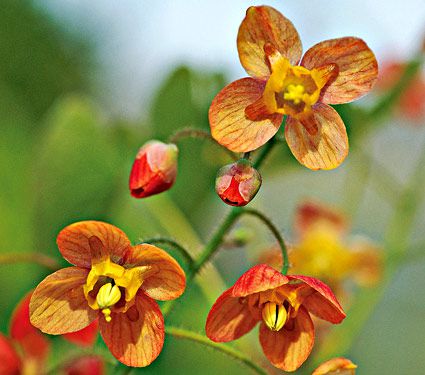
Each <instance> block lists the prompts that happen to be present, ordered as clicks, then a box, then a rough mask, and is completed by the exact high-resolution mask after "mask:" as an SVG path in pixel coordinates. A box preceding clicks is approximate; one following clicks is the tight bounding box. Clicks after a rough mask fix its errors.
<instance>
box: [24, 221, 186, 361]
mask: <svg viewBox="0 0 425 375" xmlns="http://www.w3.org/2000/svg"><path fill="white" fill-rule="evenodd" d="M57 244H58V247H59V251H60V252H61V254H62V256H63V257H64V258H65V259H66V260H67V261H69V262H70V263H72V264H74V265H75V266H74V267H68V268H63V269H61V270H59V271H57V272H55V273H53V274H51V275H50V276H47V277H46V278H45V279H44V280H43V281H42V282H41V283H40V284H39V285H38V287H37V288H36V290H35V291H34V294H33V296H32V298H31V303H30V316H31V323H32V324H33V325H34V326H35V327H37V328H39V329H40V330H42V331H43V332H45V333H49V334H53V335H58V334H64V333H67V332H74V331H77V330H80V329H82V328H84V327H86V326H88V325H89V324H90V323H91V322H93V321H94V320H96V319H99V329H100V333H101V335H102V337H103V339H104V341H105V343H106V345H107V346H108V348H109V350H110V351H111V353H112V354H113V355H114V356H115V357H116V358H117V359H118V360H119V361H121V362H122V363H124V364H126V365H128V366H135V367H143V366H147V365H149V364H150V363H151V362H152V361H153V360H154V359H155V358H156V357H157V356H158V355H159V353H160V352H161V350H162V346H163V344H164V319H163V316H162V314H161V310H160V309H159V306H158V304H157V303H156V302H155V299H157V300H162V301H165V300H171V299H175V298H177V297H179V296H180V295H181V294H182V293H183V291H184V288H185V283H186V279H185V274H184V271H183V270H182V269H181V267H180V266H179V265H178V263H177V262H176V261H175V260H174V258H172V257H171V256H170V255H168V254H167V253H166V252H165V251H163V250H161V249H159V248H157V247H155V246H153V245H149V244H140V245H135V246H131V243H130V241H129V239H128V238H127V236H126V235H125V234H124V233H123V232H122V231H121V230H120V229H118V228H116V227H115V226H113V225H111V224H107V223H103V222H98V221H82V222H78V223H75V224H72V225H69V226H67V227H66V228H64V229H63V230H62V231H61V232H60V233H59V235H58V238H57Z"/></svg>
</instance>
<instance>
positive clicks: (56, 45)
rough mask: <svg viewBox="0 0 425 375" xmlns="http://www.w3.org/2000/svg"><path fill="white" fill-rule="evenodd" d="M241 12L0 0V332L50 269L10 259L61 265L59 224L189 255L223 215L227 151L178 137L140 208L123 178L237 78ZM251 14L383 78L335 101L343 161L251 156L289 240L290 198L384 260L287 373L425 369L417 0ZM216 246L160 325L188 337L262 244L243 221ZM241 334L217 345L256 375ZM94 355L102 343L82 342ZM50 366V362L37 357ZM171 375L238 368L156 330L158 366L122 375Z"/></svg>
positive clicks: (422, 98)
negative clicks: (181, 248) (102, 224)
mask: <svg viewBox="0 0 425 375" xmlns="http://www.w3.org/2000/svg"><path fill="white" fill-rule="evenodd" d="M256 4H260V3H259V2H255V1H253V2H248V1H242V0H237V1H236V0H234V1H231V2H229V1H224V0H218V1H214V2H200V1H195V0H188V1H184V2H183V1H171V0H166V1H161V2H155V1H140V0H139V1H136V0H134V1H130V0H125V1H120V2H118V1H108V2H106V1H100V0H93V1H91V2H87V1H83V0H44V1H43V0H38V1H36V0H34V1H30V0H2V11H1V12H0V165H1V172H0V213H1V215H0V220H1V221H0V261H1V263H2V264H0V285H1V289H0V296H1V298H0V314H1V315H0V317H1V319H0V330H1V332H3V333H7V332H8V322H9V318H10V315H11V313H12V311H13V309H14V307H15V306H16V304H17V302H18V301H19V300H20V299H21V298H22V296H23V295H24V294H25V293H26V292H27V291H28V290H30V289H31V288H34V287H35V286H36V285H37V284H38V283H39V282H40V281H41V280H42V279H43V278H44V277H45V276H46V275H47V274H48V273H50V272H51V269H49V267H50V268H55V267H57V265H56V264H53V265H52V264H50V263H49V261H47V264H45V265H44V266H43V265H41V264H38V263H43V261H40V260H38V261H37V262H23V261H22V262H21V261H19V259H23V258H24V257H25V254H32V255H33V256H35V257H38V259H44V258H43V257H45V256H48V257H50V258H46V259H49V260H50V259H51V258H52V259H53V260H54V261H55V262H57V263H58V265H59V266H64V265H66V262H65V261H64V260H63V259H61V257H60V256H59V252H58V250H57V247H56V244H55V239H56V235H57V233H58V232H59V231H60V229H62V228H63V227H64V226H66V225H68V224H70V223H72V222H75V221H78V220H85V219H97V220H105V221H108V222H111V223H113V224H115V225H117V226H118V227H120V228H121V229H122V230H124V231H125V232H126V233H127V234H128V235H129V237H130V239H131V240H132V241H134V242H136V241H138V240H141V239H147V238H152V237H155V236H159V235H162V236H169V237H171V238H174V239H175V240H177V241H178V242H180V243H182V244H183V245H185V246H187V247H188V248H189V249H190V250H191V252H192V253H193V254H196V252H198V251H200V249H202V244H203V243H205V242H206V240H207V239H208V237H209V235H210V234H211V233H212V231H213V229H215V228H216V226H217V223H218V222H219V220H220V218H222V217H223V216H224V215H225V213H226V212H227V211H228V209H229V208H228V207H227V206H225V205H224V204H223V203H222V202H221V201H220V199H219V198H218V197H217V196H216V195H215V192H214V178H215V173H216V171H217V170H218V168H219V167H220V166H222V165H223V164H227V163H229V162H231V159H229V157H228V155H227V154H226V153H225V152H223V151H222V150H220V148H218V147H217V146H215V145H214V144H210V143H208V142H200V141H199V140H189V139H188V140H183V141H181V142H180V143H179V145H178V146H179V149H180V156H179V176H178V179H177V182H176V184H175V185H174V187H173V188H172V189H171V190H170V191H169V192H166V193H164V194H161V195H159V196H155V197H151V198H147V199H145V200H136V199H134V198H131V197H130V194H129V192H128V188H127V183H128V175H129V172H130V169H131V165H132V162H133V160H134V157H135V155H136V153H137V150H138V148H139V147H140V146H141V145H142V144H143V143H145V142H146V141H147V140H148V139H151V138H156V139H160V140H162V141H166V139H167V137H168V136H170V135H171V134H172V133H173V132H175V131H176V130H177V129H179V128H182V127H186V126H191V127H197V128H202V129H206V130H208V128H209V127H208V118H207V113H208V107H209V104H210V102H211V100H212V98H213V97H214V96H215V94H216V93H217V92H218V91H219V90H220V89H221V88H222V87H223V86H224V85H225V84H227V83H229V82H231V81H233V80H234V79H237V78H240V77H244V76H246V73H245V72H244V71H243V69H242V67H241V66H240V64H239V60H238V55H237V49H236V35H237V30H238V26H239V24H240V22H241V21H242V19H243V17H244V15H245V11H246V8H247V7H248V6H250V5H256ZM268 5H271V6H274V7H275V8H276V9H278V10H279V11H281V12H282V13H283V14H284V15H285V16H286V17H288V18H289V19H290V20H291V21H292V22H293V23H294V25H295V26H296V28H297V30H298V32H299V33H300V36H301V40H302V42H303V46H304V50H307V49H308V48H309V47H310V46H312V45H313V44H315V43H317V42H319V41H322V40H325V39H331V38H336V37H342V36H351V35H352V36H358V37H361V38H363V39H364V40H365V41H366V42H367V43H368V45H369V46H370V47H371V49H372V50H373V51H374V52H375V53H376V55H377V58H378V62H379V65H380V70H381V73H382V74H381V75H382V77H381V80H380V84H379V85H377V88H376V89H375V90H374V92H373V93H372V94H370V95H369V96H368V97H367V98H365V99H362V100H361V101H359V102H356V103H355V104H349V105H341V106H338V107H337V110H338V111H339V112H340V114H341V116H342V117H343V118H344V120H345V123H346V125H347V128H348V131H349V136H350V143H351V149H350V154H349V156H348V158H347V159H346V161H345V162H344V164H343V165H342V166H341V167H339V168H338V169H336V170H333V171H327V172H313V171H310V170H308V169H306V168H304V167H303V166H301V165H300V164H298V163H297V162H296V161H295V159H294V158H293V157H292V155H291V154H290V152H289V150H288V148H287V146H286V144H284V143H283V144H281V145H279V146H278V147H276V149H275V150H274V152H273V154H272V155H271V157H270V158H269V159H268V160H267V163H266V165H265V167H264V168H263V170H262V176H263V186H262V188H261V190H260V192H259V194H258V195H257V197H256V198H255V200H254V201H253V203H252V206H253V207H255V208H258V209H260V210H262V211H263V212H264V213H266V214H267V215H268V216H269V217H270V218H272V220H273V221H274V222H275V223H276V225H277V226H278V228H279V229H281V230H282V232H283V233H284V234H285V236H287V238H289V239H290V238H291V235H292V228H293V221H294V214H295V210H296V207H297V205H299V204H300V203H301V202H303V200H305V199H307V198H313V199H315V200H318V201H321V202H323V203H325V204H329V205H331V206H332V207H336V208H338V209H339V210H341V211H343V212H344V213H345V215H346V217H347V219H348V220H349V221H350V222H351V229H350V230H351V232H352V235H353V236H364V237H367V238H369V239H370V241H373V242H374V243H375V244H376V245H377V246H378V247H380V248H381V249H382V252H383V253H384V254H385V255H384V257H385V258H386V259H387V261H386V263H385V264H386V266H385V271H384V272H383V275H382V278H381V280H380V281H379V282H378V284H376V285H374V286H373V287H369V288H355V289H354V291H353V293H352V294H353V296H352V300H351V301H350V303H349V306H350V309H349V310H348V314H349V317H350V310H351V309H353V313H352V316H353V318H351V320H349V319H347V321H346V327H348V328H344V324H343V325H342V326H341V327H338V328H337V329H336V330H334V331H331V332H326V335H323V343H326V342H330V343H331V344H328V346H326V345H321V344H322V343H321V340H322V339H321V336H319V338H318V343H317V344H316V349H315V351H316V352H315V355H316V357H315V358H316V359H314V358H313V359H312V362H311V365H310V364H306V366H305V367H304V369H301V370H300V371H299V373H308V371H309V370H308V369H309V368H311V367H309V366H313V365H314V364H315V363H316V362H315V361H318V360H319V359H329V358H330V357H329V356H328V355H330V354H332V355H346V356H347V357H349V358H350V359H352V360H353V361H354V362H355V363H357V364H358V366H359V373H360V374H372V375H373V374H420V373H422V371H421V369H423V368H425V353H424V347H425V320H424V319H423V314H424V313H425V288H423V280H424V275H425V238H424V237H425V234H424V233H425V226H424V222H425V221H424V218H425V215H424V211H425V210H424V208H425V207H424V204H423V198H424V195H425V191H424V189H423V186H424V183H425V179H424V174H425V170H424V169H425V164H424V161H425V156H424V148H425V127H424V125H425V104H424V102H425V83H424V72H423V70H422V67H421V66H420V58H418V54H419V51H420V49H421V48H423V46H422V44H423V40H424V35H425V24H424V20H425V6H424V5H423V1H421V0H406V1H403V2H400V1H396V0H391V1H385V2H384V1H382V0H380V1H374V2H370V1H367V0H358V1H348V0H343V1H339V2H338V4H336V3H335V2H333V1H332V2H331V1H321V2H318V1H308V0H301V1H296V2H295V1H288V2H281V1H269V2H268ZM403 72H404V73H403ZM412 87H413V88H412ZM241 232H243V233H245V235H244V236H245V237H248V239H249V241H247V244H244V245H243V246H236V245H235V244H234V241H233V243H232V241H231V240H232V236H233V237H234V236H236V235H237V234H238V233H239V235H240V233H241ZM228 239H229V243H230V244H229V245H228V246H225V247H224V248H223V250H222V251H221V252H220V253H219V254H218V255H217V256H216V257H215V258H214V265H211V266H210V267H209V268H208V269H207V270H205V271H204V272H203V273H202V274H201V277H200V278H198V279H197V284H196V286H194V287H193V288H191V289H190V290H188V292H187V293H186V294H185V296H184V297H183V298H182V299H181V300H180V302H179V303H178V305H177V307H176V309H175V310H174V311H173V314H172V315H171V316H170V323H172V324H174V325H177V326H180V327H185V328H190V329H193V330H195V331H197V332H200V333H203V324H204V322H205V317H206V314H207V312H208V310H209V308H210V306H211V304H212V303H213V302H214V301H215V299H216V298H217V297H218V295H219V294H220V293H221V292H222V291H223V290H224V289H225V288H227V287H229V286H230V285H232V284H233V283H234V282H235V280H236V279H237V278H238V277H239V275H240V274H242V273H243V272H244V271H245V270H246V269H247V268H248V267H250V266H251V265H253V264H255V262H257V261H258V258H259V257H260V256H261V254H262V252H263V251H264V250H266V249H267V248H270V247H272V246H273V243H274V241H273V238H272V237H270V236H269V234H268V232H267V230H266V229H265V228H264V229H263V228H262V227H261V226H260V225H258V223H257V222H255V221H254V220H253V219H248V218H247V219H246V220H245V219H244V220H242V221H241V222H240V223H239V224H238V225H237V227H236V232H235V231H234V232H233V233H231V234H230V235H229V238H228ZM169 250H170V252H172V249H169ZM22 254H24V255H22ZM174 255H175V256H176V257H178V256H179V255H178V254H174ZM44 263H46V262H44ZM46 265H47V267H46ZM325 336H326V337H325ZM256 337H257V332H256V331H255V330H254V332H252V333H251V334H250V335H248V336H247V337H244V338H242V339H241V340H239V341H238V342H236V343H232V344H231V345H234V346H235V347H237V348H238V349H240V350H242V351H245V352H247V353H248V354H249V355H250V356H252V357H253V358H255V359H256V360H257V361H258V362H259V363H261V364H262V365H264V366H267V363H266V361H265V360H264V356H263V354H262V353H261V349H260V345H259V343H258V340H257V338H256ZM53 342H54V345H55V350H57V351H61V350H62V351H64V353H65V351H68V350H69V348H68V349H64V348H65V346H64V343H63V342H62V341H61V339H60V338H55V339H53ZM68 345H70V344H68ZM72 350H74V351H78V350H79V349H77V348H72ZM94 350H97V351H101V352H103V351H104V348H102V344H101V343H98V344H97V347H96V348H95V349H94ZM59 357H60V356H57V355H55V356H52V358H51V362H50V365H51V366H54V365H55V361H57V360H58V358H59ZM171 366H172V369H173V373H175V374H183V373H185V374H188V373H189V374H190V373H193V374H195V373H199V372H200V369H202V370H201V371H202V373H204V374H205V375H207V374H217V373H219V372H224V373H226V374H227V373H229V374H239V373H240V374H242V373H246V371H247V370H246V368H245V367H244V365H243V364H241V363H238V362H236V363H235V362H234V361H232V360H231V359H229V358H228V357H226V356H224V355H223V354H221V353H217V352H213V351H210V350H205V348H204V347H198V346H197V345H196V344H193V343H192V342H186V341H182V340H177V339H175V338H173V337H167V340H166V345H165V348H164V351H163V352H162V354H161V355H160V357H159V358H158V360H157V361H155V362H154V363H153V364H152V365H151V366H149V367H148V368H146V369H142V370H134V373H138V372H144V373H147V374H149V373H155V374H156V373H164V374H165V373H169V371H170V368H171ZM270 371H271V372H273V369H270ZM276 373H277V372H276Z"/></svg>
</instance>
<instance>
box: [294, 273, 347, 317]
mask: <svg viewBox="0 0 425 375" xmlns="http://www.w3.org/2000/svg"><path fill="white" fill-rule="evenodd" d="M288 279H290V280H299V281H302V282H304V283H306V284H307V285H309V286H310V287H311V288H312V289H314V290H315V291H316V293H313V294H311V295H309V296H308V297H306V299H305V300H304V301H303V303H302V305H303V306H305V308H306V309H307V310H308V311H310V312H311V313H312V314H314V315H316V316H317V317H318V318H320V319H323V320H327V321H328V322H331V323H334V324H338V323H341V322H342V321H343V320H344V318H345V316H346V315H345V313H344V310H343V309H342V307H341V305H340V304H339V302H338V300H337V299H336V297H335V295H334V294H333V292H332V290H331V289H330V288H329V287H328V286H327V285H326V284H325V283H323V282H321V281H320V280H319V279H316V278H314V277H308V276H301V275H288Z"/></svg>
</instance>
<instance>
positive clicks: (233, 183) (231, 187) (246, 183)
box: [215, 159, 261, 206]
mask: <svg viewBox="0 0 425 375" xmlns="http://www.w3.org/2000/svg"><path fill="white" fill-rule="evenodd" d="M260 186H261V175H260V173H258V171H257V170H256V169H255V168H254V167H253V166H252V165H251V163H250V162H249V161H248V160H246V159H240V160H238V161H237V162H236V163H232V164H228V165H225V166H224V167H222V168H220V170H219V171H218V173H217V178H216V180H215V191H216V192H217V194H218V196H219V197H220V198H221V200H222V201H223V202H224V203H227V204H229V205H231V206H245V205H247V204H248V203H249V202H251V200H252V199H253V198H254V197H255V195H256V194H257V192H258V190H259V189H260Z"/></svg>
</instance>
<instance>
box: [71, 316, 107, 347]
mask: <svg viewBox="0 0 425 375" xmlns="http://www.w3.org/2000/svg"><path fill="white" fill-rule="evenodd" d="M98 324H99V322H98V320H94V321H93V322H92V323H91V324H90V325H88V326H87V327H86V328H83V329H81V330H79V331H76V332H70V333H66V334H64V335H63V338H64V339H66V340H68V341H70V342H72V343H74V344H77V345H80V346H92V345H93V344H94V342H95V341H96V337H97V331H98Z"/></svg>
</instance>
